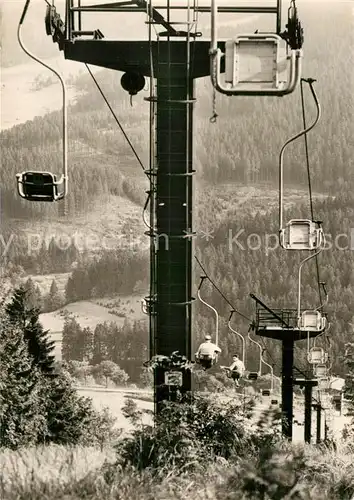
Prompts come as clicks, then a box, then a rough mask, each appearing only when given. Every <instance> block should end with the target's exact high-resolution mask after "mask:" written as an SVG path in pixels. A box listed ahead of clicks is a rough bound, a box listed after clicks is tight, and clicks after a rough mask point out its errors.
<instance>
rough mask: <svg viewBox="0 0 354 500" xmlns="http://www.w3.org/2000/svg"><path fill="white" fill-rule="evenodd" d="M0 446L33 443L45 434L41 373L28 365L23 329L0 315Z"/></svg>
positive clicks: (10, 446)
mask: <svg viewBox="0 0 354 500" xmlns="http://www.w3.org/2000/svg"><path fill="white" fill-rule="evenodd" d="M0 320H1V322H2V325H1V328H0V367H1V378H0V446H4V447H7V448H12V449H16V448H18V447H19V446H28V445H31V444H37V443H38V442H40V441H42V440H43V437H44V436H45V435H46V434H47V430H46V429H47V421H46V415H45V409H44V405H43V402H42V397H41V389H42V376H41V374H40V371H39V370H38V369H37V368H36V367H33V366H32V358H31V356H30V355H29V354H28V349H27V345H26V344H27V343H26V341H25V340H24V336H23V332H21V331H20V329H19V328H18V327H17V326H16V325H14V324H10V323H9V322H6V320H4V318H0Z"/></svg>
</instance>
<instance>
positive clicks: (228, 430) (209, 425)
mask: <svg viewBox="0 0 354 500" xmlns="http://www.w3.org/2000/svg"><path fill="white" fill-rule="evenodd" d="M142 414H143V413H142V411H138V410H137V407H136V404H135V403H134V402H133V401H131V400H128V402H127V403H126V407H125V408H124V415H125V416H126V417H127V418H128V419H129V420H130V421H131V422H132V424H133V426H134V427H135V429H134V430H133V432H132V435H131V436H129V437H127V438H125V439H124V440H122V442H121V443H120V444H119V446H118V447H117V451H118V462H119V463H120V464H122V465H124V466H126V465H128V464H131V465H133V466H134V467H136V468H138V469H139V470H142V469H146V468H149V469H151V470H152V471H155V472H157V470H158V469H160V472H161V469H162V470H165V471H167V470H170V469H171V467H177V468H178V470H179V471H181V472H182V471H185V470H189V469H192V470H194V469H198V468H200V467H203V466H205V465H206V464H207V463H208V462H209V461H210V460H212V459H213V458H215V457H217V456H219V457H223V458H226V459H227V458H230V457H231V456H233V455H237V454H239V453H242V447H243V443H244V442H245V437H246V435H245V430H244V427H243V424H242V420H243V419H242V417H241V411H240V406H239V405H236V404H234V403H227V404H223V405H220V403H216V402H214V401H212V400H211V399H209V398H206V397H201V396H195V397H194V398H193V400H192V401H190V400H188V395H187V397H186V400H185V401H181V402H177V403H174V402H165V403H164V405H163V407H162V410H161V412H160V413H159V415H157V416H156V417H155V426H150V425H143V423H142Z"/></svg>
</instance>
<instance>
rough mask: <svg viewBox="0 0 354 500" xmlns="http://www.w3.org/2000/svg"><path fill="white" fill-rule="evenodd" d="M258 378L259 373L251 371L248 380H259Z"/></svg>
mask: <svg viewBox="0 0 354 500" xmlns="http://www.w3.org/2000/svg"><path fill="white" fill-rule="evenodd" d="M257 379H258V373H256V372H251V373H249V374H248V380H257Z"/></svg>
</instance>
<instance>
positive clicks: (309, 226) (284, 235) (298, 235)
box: [279, 79, 325, 250]
mask: <svg viewBox="0 0 354 500" xmlns="http://www.w3.org/2000/svg"><path fill="white" fill-rule="evenodd" d="M304 81H305V80H304ZM314 81H315V80H313V79H308V80H306V82H307V83H308V84H309V86H310V90H311V93H312V96H313V98H314V101H315V104H316V110H317V113H316V117H315V119H314V121H313V123H312V124H311V125H310V126H308V127H307V128H305V129H304V130H302V131H301V132H299V133H298V134H296V135H295V136H293V137H291V138H290V139H289V140H287V141H286V142H285V144H284V145H283V147H282V148H281V150H280V153H279V243H280V245H281V246H282V247H283V248H284V249H285V250H317V249H319V248H321V247H323V246H324V240H325V238H324V233H323V229H322V225H321V224H322V223H321V221H314V220H309V219H291V220H290V221H289V222H287V223H286V224H284V152H285V149H286V148H287V146H288V145H289V144H291V143H292V142H294V141H295V140H297V139H299V138H300V137H302V136H306V134H307V133H308V132H310V131H311V130H312V129H313V128H314V127H315V126H316V124H317V123H318V121H319V119H320V116H321V108H320V104H319V101H318V99H317V95H316V92H315V90H314V87H313V83H314ZM301 93H302V82H301ZM303 112H304V108H303Z"/></svg>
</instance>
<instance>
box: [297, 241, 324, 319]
mask: <svg viewBox="0 0 354 500" xmlns="http://www.w3.org/2000/svg"><path fill="white" fill-rule="evenodd" d="M322 250H323V248H320V249H319V250H318V251H317V252H316V253H314V254H312V255H310V256H309V257H306V259H304V260H303V261H302V262H301V263H300V266H299V279H298V302H297V316H298V319H300V317H301V271H302V267H303V265H304V264H305V263H306V262H307V261H309V260H311V259H313V258H314V257H316V255H318V254H320V253H321V252H322Z"/></svg>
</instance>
